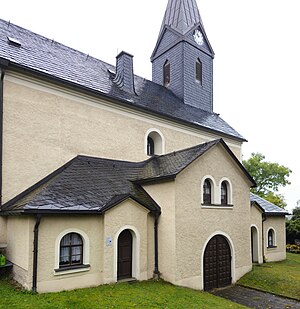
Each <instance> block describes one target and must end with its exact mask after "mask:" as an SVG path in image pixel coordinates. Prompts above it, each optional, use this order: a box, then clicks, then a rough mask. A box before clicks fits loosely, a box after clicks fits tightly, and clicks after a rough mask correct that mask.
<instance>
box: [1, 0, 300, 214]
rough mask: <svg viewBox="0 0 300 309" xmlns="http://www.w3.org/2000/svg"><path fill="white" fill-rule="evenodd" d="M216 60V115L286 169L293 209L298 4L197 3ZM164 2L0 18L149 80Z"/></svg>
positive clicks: (46, 4)
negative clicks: (123, 58)
mask: <svg viewBox="0 0 300 309" xmlns="http://www.w3.org/2000/svg"><path fill="white" fill-rule="evenodd" d="M197 3H198V7H199V10H200V14H201V17H202V20H203V23H204V27H205V29H206V33H207V35H208V38H209V40H210V43H211V45H212V47H213V49H214V52H215V54H216V56H215V60H214V111H215V112H217V113H220V114H221V117H222V118H223V119H224V120H226V121H227V122H228V123H229V124H230V125H231V126H233V127H234V128H235V129H236V130H237V131H238V132H239V133H241V134H242V135H243V136H244V137H245V138H246V139H247V140H248V142H247V143H245V144H244V146H243V153H244V158H245V159H248V158H249V156H250V154H251V153H252V152H261V153H262V154H264V155H265V156H266V160H267V161H271V162H277V163H279V164H281V165H285V166H287V167H289V168H290V169H291V170H292V171H293V173H292V175H291V177H290V181H291V183H292V184H291V185H290V186H288V187H286V188H283V189H282V193H283V194H284V195H285V198H286V201H287V203H288V209H289V210H291V209H292V208H294V207H295V205H296V201H297V200H299V199H300V164H299V157H300V151H299V105H300V91H299V89H300V87H299V83H300V77H299V72H300V44H299V30H300V18H299V12H300V3H299V0H226V1H225V0H197ZM166 6H167V0H148V1H146V0H126V1H125V0H109V1H107V0H98V1H96V0H85V1H79V0H64V1H63V0H60V1H58V0H51V1H41V0H26V1H24V0H9V1H2V3H1V6H0V18H2V19H5V20H10V21H11V22H12V23H15V24H18V25H19V26H22V27H24V28H27V29H29V30H31V31H34V32H36V33H38V34H41V35H43V36H46V37H48V38H50V39H54V40H55V41H58V42H60V43H63V44H66V45H68V46H70V47H73V48H75V49H78V50H80V51H82V52H85V53H87V54H89V55H91V56H94V57H97V58H99V59H101V60H103V61H106V62H108V63H111V64H115V56H116V55H117V53H118V52H120V51H122V50H124V51H127V52H129V53H131V54H133V55H134V71H135V74H138V75H140V76H142V77H145V78H147V79H151V62H150V56H151V53H152V51H153V49H154V46H155V44H156V40H157V37H158V33H159V30H160V27H161V22H162V19H163V15H164V12H165V9H166Z"/></svg>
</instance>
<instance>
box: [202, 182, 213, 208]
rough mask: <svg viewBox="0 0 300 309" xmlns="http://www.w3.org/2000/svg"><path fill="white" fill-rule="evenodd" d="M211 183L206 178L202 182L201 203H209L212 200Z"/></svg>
mask: <svg viewBox="0 0 300 309" xmlns="http://www.w3.org/2000/svg"><path fill="white" fill-rule="evenodd" d="M211 197H212V191H211V183H210V181H209V180H208V179H205V181H204V184H203V204H208V205H210V204H211V200H212V198H211Z"/></svg>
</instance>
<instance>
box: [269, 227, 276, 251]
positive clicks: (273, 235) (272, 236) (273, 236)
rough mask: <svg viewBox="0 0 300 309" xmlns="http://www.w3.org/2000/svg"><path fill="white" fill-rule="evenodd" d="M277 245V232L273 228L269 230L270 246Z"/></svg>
mask: <svg viewBox="0 0 300 309" xmlns="http://www.w3.org/2000/svg"><path fill="white" fill-rule="evenodd" d="M272 247H275V233H274V230H273V229H269V231H268V248H272Z"/></svg>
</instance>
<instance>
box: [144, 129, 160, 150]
mask: <svg viewBox="0 0 300 309" xmlns="http://www.w3.org/2000/svg"><path fill="white" fill-rule="evenodd" d="M145 137H146V143H147V144H146V145H145V146H146V148H145V151H146V153H147V155H148V156H154V155H162V154H163V153H164V138H163V135H162V134H161V132H160V131H159V130H157V129H150V130H149V131H148V132H147V133H146V136H145Z"/></svg>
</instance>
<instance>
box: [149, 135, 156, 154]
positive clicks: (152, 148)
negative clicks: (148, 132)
mask: <svg viewBox="0 0 300 309" xmlns="http://www.w3.org/2000/svg"><path fill="white" fill-rule="evenodd" d="M154 147H155V145H154V141H153V139H152V138H151V137H150V136H148V137H147V155H148V156H153V155H154V154H155V148H154Z"/></svg>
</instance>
